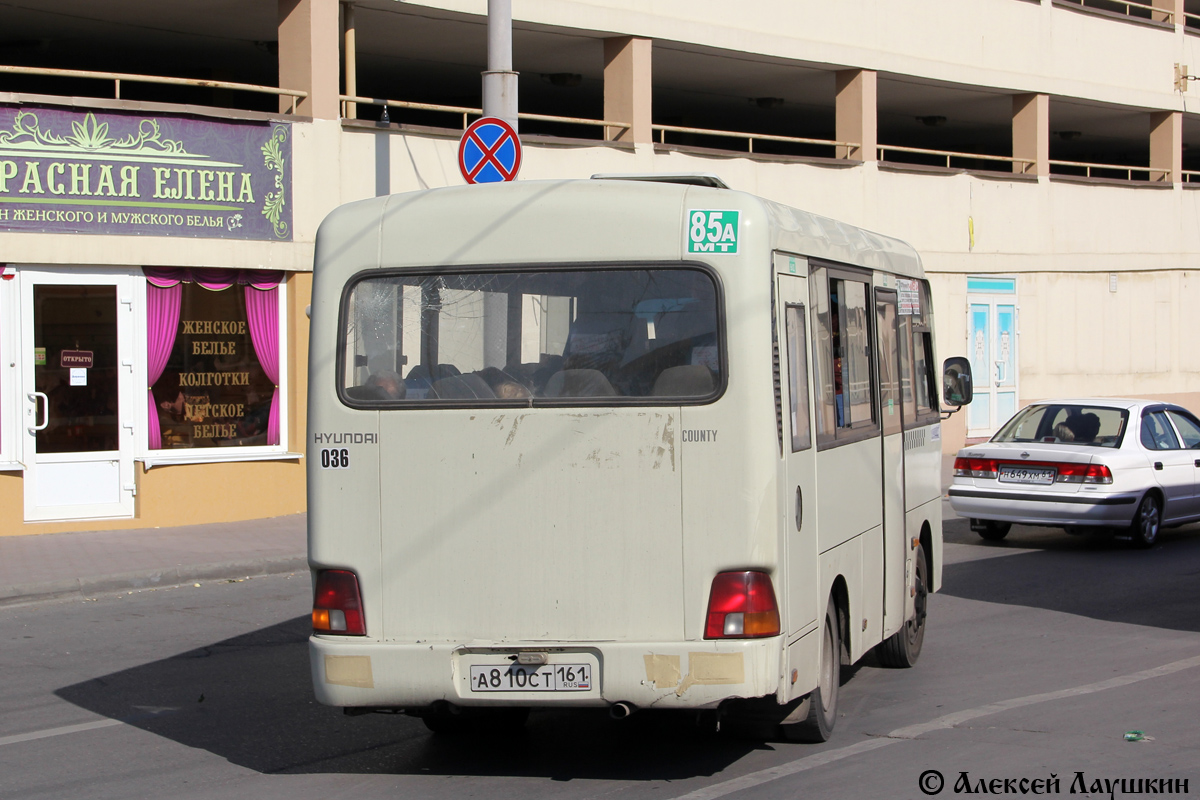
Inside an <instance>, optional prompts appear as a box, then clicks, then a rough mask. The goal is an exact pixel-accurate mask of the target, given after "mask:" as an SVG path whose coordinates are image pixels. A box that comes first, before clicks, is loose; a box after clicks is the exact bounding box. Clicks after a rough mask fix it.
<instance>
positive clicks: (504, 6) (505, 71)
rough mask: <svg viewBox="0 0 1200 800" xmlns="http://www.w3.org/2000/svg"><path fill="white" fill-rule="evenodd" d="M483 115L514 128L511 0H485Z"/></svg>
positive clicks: (514, 104) (515, 76)
mask: <svg viewBox="0 0 1200 800" xmlns="http://www.w3.org/2000/svg"><path fill="white" fill-rule="evenodd" d="M483 115H484V116H485V117H498V118H499V119H502V120H504V121H505V122H507V123H508V124H509V125H511V126H512V128H513V130H516V129H517V73H515V72H513V68H512V0H488V68H487V71H486V72H484V73H483Z"/></svg>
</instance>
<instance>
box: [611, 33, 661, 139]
mask: <svg viewBox="0 0 1200 800" xmlns="http://www.w3.org/2000/svg"><path fill="white" fill-rule="evenodd" d="M652 44H653V41H652V40H651V39H640V38H637V37H635V36H619V37H615V38H612V39H605V40H604V118H605V119H610V120H614V121H616V122H628V123H629V124H630V125H632V126H633V127H631V128H605V129H604V138H605V139H607V140H610V141H618V142H637V143H643V142H653V141H654V129H653V128H651V127H650V125H651V87H652V85H653V81H652V78H653V73H652V72H651V68H650V51H651V45H652Z"/></svg>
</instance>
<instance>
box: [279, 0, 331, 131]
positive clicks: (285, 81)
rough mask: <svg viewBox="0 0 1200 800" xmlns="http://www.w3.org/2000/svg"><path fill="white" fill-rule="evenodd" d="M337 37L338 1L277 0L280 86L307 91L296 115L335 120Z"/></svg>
mask: <svg viewBox="0 0 1200 800" xmlns="http://www.w3.org/2000/svg"><path fill="white" fill-rule="evenodd" d="M338 34H339V25H338V0H279V87H280V88H281V89H302V90H304V91H306V92H308V97H306V98H304V99H303V100H302V101H301V102H300V104H299V105H298V106H297V109H296V111H297V113H299V114H303V115H304V116H308V117H313V118H314V119H337V118H338V116H339V114H338V94H339V92H338V38H339V36H338ZM291 105H292V103H291V98H284V97H281V98H279V110H280V111H287V110H288V109H289V108H291Z"/></svg>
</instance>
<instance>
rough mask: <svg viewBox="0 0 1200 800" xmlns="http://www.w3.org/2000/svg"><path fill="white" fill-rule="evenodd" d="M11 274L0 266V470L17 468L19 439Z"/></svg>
mask: <svg viewBox="0 0 1200 800" xmlns="http://www.w3.org/2000/svg"><path fill="white" fill-rule="evenodd" d="M15 276H16V273H15V271H14V270H13V268H12V267H9V266H0V469H20V468H21V465H20V464H19V463H17V452H16V451H17V443H18V436H20V430H21V428H20V417H21V415H20V410H19V409H20V402H19V396H20V395H19V392H18V389H19V385H20V381H21V374H20V372H19V371H18V369H17V367H18V365H19V364H20V359H18V358H17V342H18V327H17V301H18V298H17V291H16V289H17V286H16V281H15V280H13V279H14V278H15Z"/></svg>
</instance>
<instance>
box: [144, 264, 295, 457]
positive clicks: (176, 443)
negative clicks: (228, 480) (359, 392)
mask: <svg viewBox="0 0 1200 800" xmlns="http://www.w3.org/2000/svg"><path fill="white" fill-rule="evenodd" d="M144 272H145V274H146V280H147V287H146V344H147V377H148V380H149V383H150V391H149V393H148V397H147V446H148V449H149V451H151V452H154V451H172V450H202V449H207V448H231V447H236V448H249V447H261V448H275V447H278V446H279V445H280V444H281V442H283V441H284V427H285V426H284V420H283V418H282V416H283V415H282V411H281V397H282V395H281V389H280V384H281V382H282V381H281V369H280V364H281V352H280V350H281V347H280V345H281V342H283V341H284V336H283V335H282V329H281V314H280V305H281V302H280V301H281V298H280V292H281V290H280V288H279V284H280V282H281V280H282V277H283V275H282V273H279V272H268V271H250V270H223V269H165V268H164V269H157V268H146V269H145V270H144Z"/></svg>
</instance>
